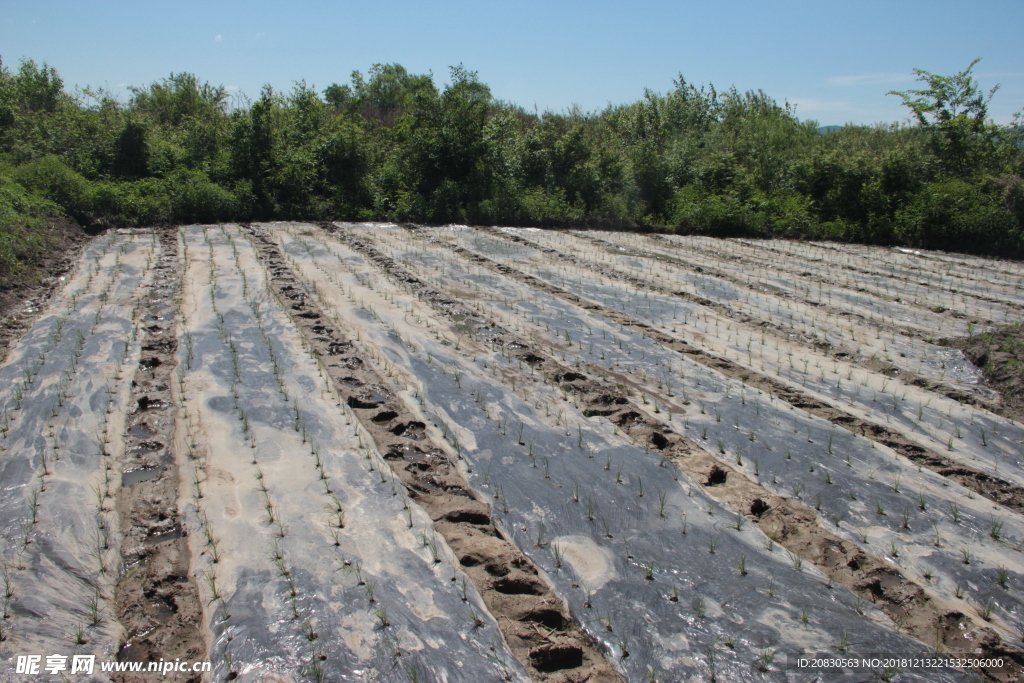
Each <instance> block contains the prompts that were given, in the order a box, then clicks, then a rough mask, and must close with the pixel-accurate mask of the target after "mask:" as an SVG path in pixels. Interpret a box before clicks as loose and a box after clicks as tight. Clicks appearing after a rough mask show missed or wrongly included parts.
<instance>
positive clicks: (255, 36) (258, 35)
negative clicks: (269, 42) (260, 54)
mask: <svg viewBox="0 0 1024 683" xmlns="http://www.w3.org/2000/svg"><path fill="white" fill-rule="evenodd" d="M265 35H267V34H266V32H265V31H260V32H259V33H257V34H256V35H254V36H253V38H262V37H263V36H265Z"/></svg>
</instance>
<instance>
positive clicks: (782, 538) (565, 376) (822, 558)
mask: <svg viewBox="0 0 1024 683" xmlns="http://www.w3.org/2000/svg"><path fill="white" fill-rule="evenodd" d="M328 229H329V230H330V231H331V232H332V234H334V235H335V236H336V237H338V238H339V239H341V240H342V241H343V242H345V243H346V244H347V245H348V246H350V247H352V248H353V249H356V250H357V251H359V252H361V253H362V254H363V255H365V256H367V257H368V258H369V259H370V260H371V262H373V263H374V264H375V265H377V266H378V267H379V268H381V270H383V271H384V272H385V273H386V274H387V275H388V276H390V277H392V278H394V279H395V280H397V281H399V282H403V283H406V284H408V285H411V286H412V287H413V288H414V289H416V288H417V287H419V288H421V291H420V292H418V294H419V296H420V297H421V298H422V299H424V300H425V301H428V302H430V303H431V304H433V306H434V308H435V309H436V310H437V311H439V312H441V313H442V314H444V315H446V316H449V317H451V318H452V319H453V321H455V320H457V322H458V325H457V326H453V329H452V332H453V333H455V334H461V332H460V331H459V330H460V329H461V330H464V329H467V328H475V327H480V328H487V329H491V330H495V333H494V334H492V335H491V340H492V341H493V342H494V343H496V344H501V345H504V346H505V348H506V349H509V351H511V352H512V353H513V355H515V356H516V357H518V358H519V359H520V360H523V361H524V362H527V363H529V364H530V365H531V366H532V367H533V369H534V371H535V372H539V373H540V374H542V375H543V376H544V377H546V378H547V379H548V381H549V382H551V383H553V384H556V385H558V386H560V387H561V388H562V389H563V390H564V391H565V393H566V395H567V396H568V395H572V396H574V397H575V398H576V399H577V400H578V401H579V404H580V409H581V410H582V411H583V413H584V414H585V415H591V416H595V415H600V416H603V417H605V418H606V419H607V420H609V421H611V422H612V423H613V424H615V425H616V426H617V427H618V428H619V429H620V430H621V431H622V432H624V433H625V434H627V435H628V436H629V437H631V438H632V439H633V440H634V441H635V442H637V443H647V444H649V445H650V447H651V452H652V457H658V458H661V459H662V461H663V462H665V461H668V462H672V463H674V464H675V465H676V466H677V467H678V468H679V470H680V471H682V472H683V473H684V474H685V475H686V476H687V477H689V478H690V479H691V480H692V481H694V482H697V483H699V484H700V485H701V486H702V487H703V488H704V489H705V491H707V493H708V494H709V495H711V496H713V497H714V498H716V499H718V500H719V501H721V502H722V503H723V505H724V506H725V507H727V508H730V509H731V510H732V511H734V512H737V513H739V514H741V515H743V516H744V517H745V518H746V519H748V520H749V521H751V522H753V523H754V524H756V525H757V526H758V527H759V528H760V529H761V530H762V531H763V532H764V533H765V534H766V535H767V536H768V537H769V538H770V539H772V541H773V542H775V543H778V544H779V545H780V546H781V547H782V548H784V549H785V550H787V551H788V552H790V553H791V554H792V555H793V556H794V557H798V558H800V559H801V560H802V561H806V562H810V563H813V564H814V565H815V566H817V567H818V568H820V569H821V570H822V571H823V572H824V573H825V574H826V575H827V576H829V577H830V579H831V581H832V582H834V583H837V584H839V585H843V586H845V587H847V588H849V589H850V590H852V591H853V592H854V593H856V594H857V595H859V596H861V597H862V598H863V599H864V600H865V601H868V602H871V603H873V604H874V605H875V607H877V608H879V609H881V610H882V611H883V612H885V614H886V615H887V616H888V617H889V618H890V619H891V620H892V622H893V624H894V625H895V626H896V628H897V629H899V630H901V631H905V632H906V633H907V634H909V635H911V636H913V637H915V638H917V639H918V640H920V641H921V642H923V643H926V644H927V645H929V646H933V647H934V646H941V647H942V648H943V650H944V651H946V652H947V653H960V654H961V655H965V656H966V655H971V656H974V655H976V654H977V653H980V652H984V653H986V656H994V657H1004V658H1006V659H1007V660H1009V661H1012V662H1013V664H1012V665H1011V666H1010V667H1009V668H1007V669H1002V670H982V671H979V673H980V674H982V675H983V676H984V677H985V678H986V679H987V680H993V681H1017V680H1020V678H1019V676H1020V675H1021V673H1022V672H1024V652H1022V651H1019V650H1018V649H1016V648H1015V647H1014V646H1013V645H1011V644H1009V643H1007V642H1005V641H1004V640H1003V639H1002V638H1001V637H1000V635H999V634H998V633H997V632H996V631H995V630H994V629H992V628H990V627H988V626H986V625H985V624H984V622H983V620H982V619H981V618H980V617H978V616H977V615H975V614H973V612H974V611H975V610H973V609H968V611H969V612H971V614H965V613H964V611H962V609H961V607H963V606H960V605H954V604H950V603H947V602H946V601H944V600H941V599H939V598H936V597H934V596H932V595H930V594H929V593H928V591H927V590H925V589H924V588H923V587H922V586H920V585H918V584H917V583H916V582H915V581H914V580H912V579H910V578H908V577H907V576H905V575H904V574H903V573H902V572H900V571H899V570H898V569H896V568H895V567H893V566H891V565H890V564H888V563H887V562H885V561H884V560H882V559H879V558H877V557H874V556H871V555H869V554H867V553H865V552H864V551H863V550H862V549H861V548H859V547H858V546H857V545H855V544H854V543H851V542H849V541H846V540H845V539H843V538H841V537H839V536H837V535H836V534H834V533H832V532H830V531H829V530H828V529H827V528H825V527H824V526H823V524H822V522H821V520H820V518H819V517H818V515H817V514H816V513H815V512H814V511H813V510H812V509H811V508H809V507H807V506H806V505H804V504H803V503H801V502H798V501H795V500H792V499H786V498H783V497H781V496H779V495H776V494H775V493H773V492H771V491H769V490H768V489H766V488H765V487H763V486H761V485H760V484H759V483H758V482H755V481H752V480H751V479H749V478H748V477H747V475H746V474H744V473H743V472H740V471H738V470H736V469H734V468H733V467H731V466H730V464H729V463H727V462H725V461H723V460H721V459H719V458H717V457H715V456H714V455H713V454H711V453H710V452H709V450H707V449H704V448H703V447H702V446H700V445H699V444H698V443H696V442H694V441H691V440H690V439H688V438H687V437H686V436H684V435H681V434H677V433H675V432H674V430H673V429H672V428H671V427H670V426H668V425H667V424H665V423H663V422H662V421H661V420H660V419H659V418H658V417H657V416H656V415H653V414H651V412H650V411H649V410H648V409H647V408H645V407H643V406H641V405H638V404H636V403H634V402H633V401H632V400H631V399H630V398H629V397H628V396H627V395H626V394H625V392H624V391H623V390H622V389H621V388H619V387H617V386H616V385H615V383H613V382H610V381H607V380H605V379H603V378H599V377H598V376H597V375H598V374H602V375H603V374H607V370H605V369H598V368H593V369H591V371H592V372H593V374H592V375H588V374H586V373H584V372H581V371H580V368H575V367H569V366H568V365H565V364H563V363H560V362H558V361H557V360H555V359H554V358H552V357H551V356H550V355H549V354H547V353H546V352H545V351H544V350H542V349H540V348H539V347H537V346H536V345H535V344H533V343H531V342H530V341H528V340H526V339H522V338H520V337H517V336H515V335H512V334H510V333H508V332H507V331H505V330H504V329H502V328H501V327H500V326H498V325H496V324H495V323H494V322H493V321H491V320H488V319H486V318H485V317H484V316H482V315H480V314H479V313H477V312H475V311H471V310H469V309H467V308H464V307H462V306H459V305H457V304H455V302H453V301H452V300H451V299H450V298H449V297H448V295H447V294H445V293H443V292H438V291H436V290H432V289H429V288H428V287H427V285H425V284H424V283H422V282H421V281H420V280H418V279H417V278H416V277H415V276H414V275H412V274H410V273H408V272H407V271H405V270H404V268H403V267H402V266H401V265H399V264H398V263H397V262H395V261H394V260H393V259H391V258H390V257H388V256H385V255H384V254H382V253H380V252H379V251H377V250H376V249H375V248H374V247H373V246H372V245H369V244H367V243H366V242H364V241H362V240H360V239H359V238H357V237H354V236H353V235H352V234H351V233H348V232H347V231H345V230H344V229H339V228H337V227H329V228H328ZM410 230H412V231H414V232H418V231H416V229H415V228H410ZM421 236H422V237H424V238H425V239H428V240H431V241H434V242H435V243H437V244H440V245H443V246H446V247H447V248H449V249H451V250H452V251H454V252H456V253H458V254H460V255H461V256H463V257H465V258H467V259H469V260H471V261H473V262H475V263H477V264H480V265H484V266H486V267H489V268H491V269H493V270H495V271H497V272H500V273H502V274H504V275H507V276H510V277H515V278H516V279H519V280H521V281H523V282H527V283H528V284H530V285H531V286H534V287H538V288H540V289H543V290H544V291H547V292H549V293H553V294H556V295H558V296H560V297H562V298H563V299H565V300H567V301H570V302H572V303H575V304H577V305H581V306H584V307H585V308H587V309H588V310H598V312H599V313H600V314H602V315H606V316H608V317H609V318H611V319H612V320H614V321H615V322H620V323H622V324H623V325H627V326H631V327H636V328H638V329H640V331H642V332H643V333H644V334H648V332H651V333H653V332H654V331H653V330H650V328H648V327H647V326H646V325H644V324H643V323H640V322H638V321H635V320H632V319H630V318H628V317H627V316H620V315H617V314H615V313H614V312H613V311H610V310H606V309H604V307H601V306H597V305H595V304H592V303H589V302H583V301H582V300H580V299H579V298H578V297H575V296H573V295H571V294H568V293H566V292H563V291H561V290H559V289H558V288H556V287H553V286H551V285H548V284H547V283H544V282H542V281H539V280H537V279H536V278H533V277H532V276H529V275H525V274H523V273H520V272H518V271H515V270H514V269H512V268H509V267H507V266H504V265H501V264H498V263H496V262H494V261H491V260H490V259H487V258H486V257H484V256H481V255H478V254H475V253H472V252H470V251H468V250H466V249H464V248H462V247H459V246H457V245H454V244H451V243H448V242H445V241H444V240H440V239H436V238H432V237H430V236H427V235H423V234H422V233H421ZM665 336H666V337H667V335H665ZM652 338H653V337H652ZM658 341H662V340H658ZM671 341H673V342H676V341H677V340H674V339H673V340H671ZM678 343H680V344H683V345H684V347H685V348H689V349H692V351H690V352H691V353H695V354H699V355H700V357H701V358H702V359H703V361H704V364H705V365H709V366H710V367H715V368H716V369H719V370H721V371H724V374H727V375H730V374H732V375H733V376H739V377H740V378H741V380H742V381H744V382H747V381H748V378H747V377H746V376H745V373H747V371H746V369H744V368H739V367H738V366H734V365H733V364H731V363H730V362H728V361H725V362H726V363H728V365H726V366H723V367H719V365H718V364H717V363H718V362H719V361H722V360H723V359H717V358H713V357H710V356H708V355H707V354H705V353H704V352H703V351H700V350H697V349H693V348H692V347H689V346H688V345H686V344H685V342H678ZM730 370H731V371H732V372H730ZM613 379H617V380H618V383H619V384H624V383H628V381H629V380H628V379H627V378H625V377H613ZM764 379H765V380H767V378H764ZM767 381H769V382H771V380H767ZM755 386H756V384H755ZM769 388H772V387H769ZM774 388H775V389H776V390H778V389H780V388H781V389H785V390H787V391H788V389H787V388H786V387H774ZM766 390H767V389H766ZM776 395H777V396H779V393H778V391H777V392H776ZM780 398H783V399H784V400H786V396H785V395H783V396H780ZM792 398H793V397H790V400H791V402H792ZM800 407H804V406H803V405H801V406H800ZM820 409H821V410H829V407H828V406H825V405H824V404H820Z"/></svg>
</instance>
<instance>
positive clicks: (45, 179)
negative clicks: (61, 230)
mask: <svg viewBox="0 0 1024 683" xmlns="http://www.w3.org/2000/svg"><path fill="white" fill-rule="evenodd" d="M13 178H14V180H16V181H17V182H18V183H19V184H20V185H21V186H22V187H24V188H25V189H26V190H28V191H30V192H33V193H35V194H37V195H40V196H42V197H45V198H46V199H49V200H50V201H52V202H55V203H57V204H58V205H60V206H61V207H62V208H63V209H64V210H65V211H68V212H70V213H79V212H87V211H89V210H90V209H91V206H90V201H91V193H92V187H91V183H90V182H89V181H88V180H86V179H85V178H84V177H82V175H81V174H79V173H78V172H77V171H75V170H73V169H71V168H70V167H68V166H67V165H66V164H65V163H64V162H63V161H62V160H61V159H60V158H59V157H57V156H54V155H52V154H50V155H47V156H44V157H42V158H39V159H35V160H33V161H29V162H28V163H25V164H22V165H21V166H19V167H17V168H16V169H14V173H13Z"/></svg>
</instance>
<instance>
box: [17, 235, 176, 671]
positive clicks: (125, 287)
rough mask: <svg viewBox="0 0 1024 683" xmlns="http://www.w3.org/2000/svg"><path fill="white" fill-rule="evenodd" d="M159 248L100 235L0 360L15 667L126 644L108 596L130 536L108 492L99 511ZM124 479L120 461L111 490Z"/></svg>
mask: <svg viewBox="0 0 1024 683" xmlns="http://www.w3.org/2000/svg"><path fill="white" fill-rule="evenodd" d="M157 249H158V246H157V243H156V238H155V236H153V235H152V234H130V233H128V234H125V233H110V234H108V235H106V236H104V237H102V238H99V239H97V240H94V241H92V242H91V243H90V244H89V245H88V246H87V247H86V248H85V251H84V253H83V255H82V257H81V259H80V260H79V262H78V265H77V269H76V270H75V271H74V272H73V273H72V274H71V275H70V276H69V280H68V282H67V284H65V286H64V287H63V289H62V290H61V291H60V292H58V294H56V295H55V297H54V298H53V299H52V301H51V302H50V304H49V305H48V306H47V308H46V310H45V311H44V312H43V313H42V314H41V315H40V316H39V318H38V319H37V320H36V321H35V323H34V324H33V325H32V327H31V329H30V330H29V331H28V332H27V333H26V334H25V335H24V336H23V337H22V339H21V340H20V341H19V342H18V344H17V346H16V347H15V348H14V349H13V350H12V351H11V354H10V356H9V358H8V360H7V361H6V363H4V365H3V366H2V367H0V425H2V426H3V428H4V430H5V434H4V436H3V438H2V439H0V449H2V454H0V557H2V562H3V566H2V568H0V569H2V571H3V573H4V580H5V591H4V592H5V593H6V592H7V591H8V590H10V591H12V592H13V595H12V596H11V598H10V603H9V605H8V608H9V610H8V611H9V614H10V618H9V619H5V620H4V623H3V628H4V631H5V632H6V634H7V636H8V637H7V639H6V640H4V641H3V642H0V658H2V659H3V660H6V661H7V663H8V664H10V665H11V666H10V669H9V671H10V672H13V671H14V659H13V658H14V657H15V656H17V655H26V654H39V655H49V654H63V655H68V656H70V655H72V654H95V655H97V656H98V657H101V658H104V659H110V658H112V656H113V654H114V649H115V648H116V646H117V638H118V637H119V633H118V631H117V628H116V627H115V626H113V625H112V624H111V622H110V619H111V616H112V615H111V609H110V606H109V604H108V602H107V601H108V600H109V599H110V597H111V596H112V592H113V590H112V583H113V581H114V580H115V579H116V576H117V574H118V571H119V562H118V559H117V558H118V551H117V549H118V548H119V547H120V543H121V539H120V536H119V533H118V522H117V515H116V512H114V511H112V510H111V509H109V508H111V507H112V506H111V504H110V499H109V498H108V499H107V500H106V501H105V503H104V506H105V509H104V511H103V512H102V513H101V512H100V511H99V502H98V500H97V491H101V492H102V490H103V488H104V481H103V475H102V470H103V466H102V464H101V462H102V460H103V456H102V455H101V451H100V449H101V438H100V435H101V433H102V431H103V430H104V425H107V429H108V432H109V434H110V435H111V441H112V445H111V447H110V448H117V445H116V443H117V442H118V440H119V439H118V435H119V434H120V430H123V425H124V413H125V410H126V408H127V404H128V401H129V400H130V398H131V394H130V391H129V390H128V383H129V382H130V381H131V377H132V376H133V374H134V368H135V366H136V365H137V362H138V360H137V359H138V344H137V343H135V342H134V337H133V335H132V327H133V317H132V309H133V304H134V301H135V300H136V299H137V297H138V295H139V292H140V290H141V289H142V288H144V287H145V285H146V283H147V282H148V279H149V272H148V265H149V263H148V262H149V260H150V258H151V257H153V256H154V254H155V253H156V251H157ZM122 366H123V368H124V369H123V371H121V372H122V374H121V376H120V378H118V377H117V373H118V368H121V367H122ZM111 455H116V453H114V452H113V451H111ZM108 474H110V473H109V472H108ZM119 482H120V473H119V471H115V472H114V473H113V475H112V476H110V485H111V486H112V487H113V489H112V494H111V495H114V494H116V486H117V484H118V483H119ZM100 495H102V493H101V494H100ZM33 520H35V521H33ZM101 562H102V563H103V564H104V565H106V568H107V571H106V572H101V570H100V566H101ZM8 581H9V586H8V585H7V582H8ZM0 599H4V598H3V597H2V596H0ZM4 666H5V668H6V664H5V665H4ZM11 675H12V676H13V673H12V674H11Z"/></svg>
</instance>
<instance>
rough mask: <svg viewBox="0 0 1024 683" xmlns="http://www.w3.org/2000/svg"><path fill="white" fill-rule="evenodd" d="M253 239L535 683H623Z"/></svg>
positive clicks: (347, 345) (286, 305) (274, 248)
mask: <svg viewBox="0 0 1024 683" xmlns="http://www.w3.org/2000/svg"><path fill="white" fill-rule="evenodd" d="M247 230H248V232H249V234H250V235H251V237H252V239H253V244H254V246H255V247H256V251H257V253H258V255H259V258H260V260H261V261H262V263H263V264H264V266H265V268H266V270H267V272H268V274H269V277H270V286H271V289H272V291H273V292H274V294H275V296H277V297H278V298H279V300H280V301H281V303H282V308H283V309H284V310H286V311H288V313H289V315H290V316H291V317H292V320H293V322H294V323H295V325H296V326H297V327H298V329H299V330H300V332H301V334H302V335H303V336H304V337H305V338H306V339H307V341H308V342H309V344H310V347H311V349H312V351H313V354H314V356H316V357H317V358H318V359H320V361H321V362H322V363H323V364H324V366H325V369H326V371H327V374H328V376H329V377H330V379H331V381H332V383H333V384H334V386H335V387H336V389H337V390H338V392H339V393H340V395H341V396H342V397H343V398H344V400H345V401H346V402H347V403H348V405H349V407H351V408H352V410H353V412H354V413H355V415H356V417H357V418H358V419H359V421H360V423H361V424H362V425H363V427H364V428H365V429H366V430H367V431H368V432H369V433H370V435H371V436H372V437H373V439H374V442H375V445H376V447H377V449H378V450H379V452H380V453H382V454H383V455H384V458H385V459H386V460H387V461H388V463H389V464H390V465H391V468H392V470H393V471H394V473H395V474H396V475H397V476H398V477H399V479H400V480H401V482H402V484H403V485H404V486H405V489H406V491H407V493H408V495H409V497H410V498H411V499H412V500H413V501H415V502H416V503H418V504H419V505H420V506H421V507H423V509H424V510H426V512H427V513H428V514H429V515H430V517H431V519H432V520H433V522H434V529H435V530H436V531H437V532H438V533H439V534H441V536H443V537H444V539H445V541H446V542H447V543H448V545H449V547H450V548H451V549H452V551H453V552H454V553H455V555H456V557H458V558H459V563H460V565H461V569H462V571H463V572H464V573H465V574H466V575H467V576H468V577H469V579H470V580H471V581H472V582H473V585H474V587H475V588H476V590H477V591H478V592H479V594H480V596H481V597H482V598H483V601H484V604H485V605H486V606H487V608H488V610H489V611H490V613H491V614H492V615H493V616H494V618H495V620H496V621H497V623H498V625H499V628H500V629H501V632H502V635H503V636H504V638H505V641H506V643H507V644H508V646H509V648H510V650H511V651H512V653H513V654H514V655H515V656H516V658H517V659H518V660H519V661H520V662H521V663H522V664H523V666H524V667H525V668H526V670H527V671H528V672H529V674H530V675H531V677H532V678H533V679H534V680H536V681H543V682H550V683H583V681H591V682H593V683H613V682H619V681H622V680H623V678H622V675H621V674H620V673H619V671H618V670H617V669H616V667H615V666H614V664H612V663H611V661H610V660H609V659H608V657H607V655H606V654H605V652H603V650H602V649H601V648H600V647H599V646H598V645H597V644H596V643H594V642H593V641H592V640H591V639H590V637H589V636H588V635H587V634H586V632H585V631H583V629H582V628H580V626H579V624H577V623H576V622H575V621H574V620H573V618H572V617H571V615H570V614H569V610H568V608H567V607H566V604H565V602H564V601H563V600H562V599H561V598H560V597H559V596H558V595H557V593H556V592H555V590H554V588H553V586H551V585H550V583H549V582H548V581H547V580H546V578H545V577H544V576H543V575H542V574H541V573H540V572H539V571H538V569H537V567H536V566H535V565H534V564H533V563H532V562H531V561H530V559H529V558H528V557H527V556H526V555H525V554H524V553H523V552H522V551H521V550H520V549H519V548H518V547H516V546H515V545H514V544H513V543H511V542H510V541H509V540H508V539H507V538H506V536H505V534H503V533H502V532H501V530H500V529H498V528H497V527H496V526H495V525H494V523H493V520H492V516H491V510H490V506H489V505H488V504H487V503H486V502H484V497H483V496H482V495H480V494H479V493H477V492H476V491H474V490H473V489H472V487H471V486H470V485H469V483H468V481H467V480H466V478H465V477H464V476H463V475H462V473H461V471H460V470H459V467H458V465H457V462H455V461H454V460H453V459H452V458H451V457H450V456H449V454H448V453H447V451H446V450H445V449H444V448H442V447H441V446H440V444H439V443H435V442H434V440H433V438H432V437H430V436H429V435H427V434H426V433H425V432H424V431H423V425H422V423H421V422H418V419H417V418H418V416H417V415H416V413H415V412H414V411H412V410H411V409H410V408H409V407H408V406H407V405H406V404H405V403H404V401H403V400H402V399H401V398H399V397H398V396H397V395H396V393H395V391H394V389H393V388H392V387H391V386H390V384H389V382H388V381H387V380H386V379H385V378H384V377H383V376H382V375H381V374H380V373H378V372H377V371H376V370H375V369H374V368H373V367H372V366H371V364H370V363H369V362H367V360H366V359H364V358H361V357H360V353H359V348H358V346H357V345H356V344H355V343H354V342H353V340H352V339H350V338H348V337H347V336H346V335H345V334H344V333H343V332H342V331H341V330H339V329H337V328H336V327H335V326H334V324H333V323H332V322H331V321H330V319H329V318H328V317H327V316H326V315H325V314H324V311H323V310H322V309H321V308H320V307H319V305H318V304H317V303H316V300H315V296H314V295H313V294H312V293H311V292H310V291H309V290H308V289H307V288H306V286H305V285H304V284H303V283H302V282H301V281H300V280H299V278H297V277H296V275H295V274H294V272H293V271H292V269H291V267H290V265H289V264H288V261H287V260H286V259H285V257H284V256H283V255H282V253H281V251H280V249H279V248H278V245H277V243H276V241H275V240H274V239H273V238H272V237H271V236H270V235H269V234H267V232H266V231H265V230H264V229H262V228H260V227H259V226H247ZM453 580H454V579H453ZM538 615H543V618H539V617H538Z"/></svg>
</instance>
